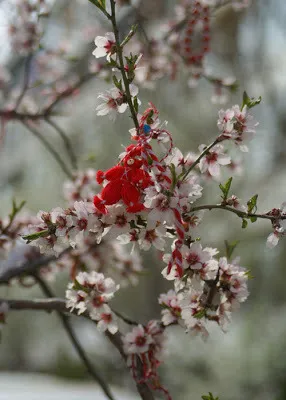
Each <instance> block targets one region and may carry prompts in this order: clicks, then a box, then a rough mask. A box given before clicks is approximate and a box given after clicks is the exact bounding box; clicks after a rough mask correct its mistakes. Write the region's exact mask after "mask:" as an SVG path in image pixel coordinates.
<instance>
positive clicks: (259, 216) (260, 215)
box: [190, 204, 286, 221]
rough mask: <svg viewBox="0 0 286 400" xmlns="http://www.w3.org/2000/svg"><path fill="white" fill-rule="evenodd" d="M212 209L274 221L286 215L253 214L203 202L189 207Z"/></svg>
mask: <svg viewBox="0 0 286 400" xmlns="http://www.w3.org/2000/svg"><path fill="white" fill-rule="evenodd" d="M213 209H220V210H225V211H230V212H232V213H234V214H236V215H238V216H239V217H240V218H252V217H256V218H261V219H268V220H270V221H275V220H277V219H286V216H280V217H277V216H274V215H268V214H255V213H248V212H245V211H241V210H238V209H236V208H234V207H230V206H227V205H223V204H205V205H202V206H196V207H192V208H191V209H190V212H194V211H200V210H213Z"/></svg>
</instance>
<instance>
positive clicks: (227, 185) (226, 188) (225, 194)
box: [219, 177, 232, 200]
mask: <svg viewBox="0 0 286 400" xmlns="http://www.w3.org/2000/svg"><path fill="white" fill-rule="evenodd" d="M231 183H232V177H230V178H229V179H228V180H227V181H226V182H225V184H224V185H223V184H221V183H220V185H219V188H220V190H221V191H222V194H223V200H226V199H227V198H228V193H229V190H230V187H231Z"/></svg>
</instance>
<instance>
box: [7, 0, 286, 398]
mask: <svg viewBox="0 0 286 400" xmlns="http://www.w3.org/2000/svg"><path fill="white" fill-rule="evenodd" d="M9 3H12V1H9V0H3V1H2V2H1V3H0V7H1V9H0V10H1V13H0V33H1V47H2V49H1V52H0V57H1V63H2V64H4V65H6V67H8V68H9V70H10V72H11V76H12V78H11V86H12V88H15V89H16V88H17V84H18V83H19V82H20V81H21V77H22V74H23V65H24V64H23V63H24V58H23V57H21V56H19V55H18V54H15V53H13V52H12V50H11V47H10V46H9V39H8V37H7V35H6V31H7V20H8V18H9V16H10V13H11V8H10V7H9ZM175 3H176V2H175V1H173V0H172V1H167V0H163V1H161V0H160V1H159V0H157V1H156V2H154V1H153V0H144V1H142V4H141V6H140V7H141V8H140V10H141V13H142V15H143V16H144V25H145V28H146V30H147V32H148V33H149V32H150V35H152V34H154V35H160V33H161V32H160V31H158V21H163V20H165V19H166V18H168V17H172V14H173V7H174V4H175ZM133 17H134V16H133V15H132V12H130V10H128V7H124V8H122V9H121V11H120V15H119V19H120V21H121V29H126V27H127V26H129V24H130V23H132V19H133ZM285 20H286V3H285V1H284V0H256V1H255V0H253V1H252V5H251V6H250V7H249V8H248V9H246V10H244V11H241V12H238V13H237V12H234V11H233V10H232V9H231V8H230V7H225V8H223V9H222V10H220V11H218V12H217V13H216V15H215V17H213V18H212V52H211V54H210V55H209V56H208V59H207V65H208V68H209V69H211V70H212V71H213V72H214V74H218V73H219V74H220V75H221V76H223V77H228V76H236V77H237V79H238V81H239V89H238V91H237V92H236V93H235V94H232V95H231V97H230V99H229V101H228V103H227V104H226V105H225V106H224V107H228V106H231V105H233V104H239V103H240V102H241V98H242V93H243V90H244V89H246V90H247V92H248V93H249V94H250V95H251V96H254V97H257V96H260V95H261V96H262V99H263V100H262V102H261V105H260V106H258V107H256V108H255V109H254V110H253V113H254V115H255V118H256V119H257V120H258V121H259V127H258V129H257V135H256V137H255V140H253V142H252V143H251V144H250V151H249V153H248V154H239V156H240V157H241V160H242V165H243V170H244V171H243V174H242V175H241V176H239V175H238V176H235V178H234V184H233V188H234V192H235V194H236V195H237V196H238V197H239V198H241V199H243V200H244V201H247V200H248V199H249V198H250V197H251V196H252V195H254V194H255V193H258V194H259V200H258V206H259V208H258V209H259V211H261V212H264V211H269V210H270V209H271V208H273V207H279V206H280V205H281V203H282V202H283V201H285V200H286V189H285V188H286V169H285V167H286V112H285V111H286V41H285V39H286V25H285ZM100 26H102V28H101V27H100ZM88 29H94V30H95V32H96V31H97V32H98V33H99V32H101V31H102V29H103V30H105V31H109V30H110V27H109V26H108V23H107V22H106V21H104V20H103V19H102V17H101V15H100V14H99V13H98V12H97V10H96V9H95V7H93V6H92V5H91V4H90V3H89V2H88V1H87V0H81V1H79V0H78V1H76V0H60V1H57V2H55V4H54V6H53V9H52V14H51V16H50V17H49V20H48V21H47V22H46V27H45V36H44V40H45V43H47V44H48V45H49V46H51V47H57V46H58V45H60V44H61V45H62V44H63V43H66V44H67V45H68V46H69V51H70V56H71V58H74V60H76V61H73V62H67V63H64V64H63V65H62V64H59V65H58V68H59V69H62V71H63V73H64V74H66V73H67V72H70V73H83V72H84V71H85V70H86V68H87V67H88V65H89V63H90V62H91V59H90V54H91V52H92V51H93V49H94V45H93V44H92V43H91V42H90V41H87V40H86V34H85V33H86V31H87V30H88ZM33 79H34V80H35V81H36V80H37V79H38V78H37V69H36V68H35V70H34V71H33ZM108 87H109V84H106V83H104V82H103V81H102V80H99V79H97V78H95V79H92V80H91V81H89V82H88V84H87V85H85V86H83V88H82V90H81V92H80V94H79V95H78V96H76V97H74V98H73V99H72V100H70V101H67V102H65V103H64V104H61V106H60V108H59V109H58V110H59V111H60V112H61V113H62V116H60V117H58V119H57V120H58V123H59V124H60V126H61V127H62V128H64V129H65V131H66V132H67V133H68V135H69V137H70V138H71V140H72V143H73V146H74V148H75V149H76V154H77V157H78V160H79V164H80V168H81V169H85V168H87V167H92V168H95V169H97V168H100V169H104V168H107V167H109V166H111V165H113V163H114V161H115V160H116V158H117V155H118V153H119V152H120V151H121V144H124V145H125V144H127V143H128V141H129V138H130V136H129V133H128V129H129V128H130V127H131V123H130V119H129V118H128V116H127V114H126V115H123V116H120V117H119V118H118V119H117V121H116V124H113V123H111V122H110V121H109V120H108V118H103V117H97V116H96V112H95V108H96V105H97V104H98V100H97V95H98V93H99V92H100V91H103V90H104V89H106V88H108ZM211 95H212V88H211V86H210V85H209V84H208V83H207V82H204V81H201V82H200V83H199V85H198V87H197V88H194V89H190V88H188V87H187V85H186V75H185V74H184V73H181V74H180V76H179V77H178V79H177V80H176V81H172V82H171V81H169V79H167V78H164V77H163V78H162V79H161V80H159V81H158V82H157V85H156V90H147V89H143V90H140V99H141V100H142V102H143V104H144V105H146V104H147V102H148V101H150V100H151V101H152V102H153V103H154V104H156V106H157V107H158V108H159V110H160V116H161V119H162V120H164V119H166V120H168V121H169V125H168V127H169V130H170V131H171V132H172V133H173V137H174V141H175V143H176V146H177V147H179V148H181V149H184V150H185V151H188V150H193V151H197V148H198V145H199V144H201V143H209V142H210V141H211V140H212V138H213V137H214V136H215V135H216V132H217V129H216V121H217V112H218V110H219V109H220V108H221V106H220V105H218V104H213V103H212V102H211V101H210V98H211ZM2 101H3V102H4V101H5V98H3V99H2ZM31 101H32V100H31ZM41 131H42V132H43V133H44V134H45V135H46V136H47V137H48V138H49V140H51V141H52V143H53V144H55V145H56V146H57V148H58V149H61V148H62V147H61V146H62V143H61V141H60V140H59V138H58V137H57V136H56V134H55V133H54V132H53V131H52V130H51V129H47V128H45V127H41ZM62 154H63V155H64V149H62ZM237 155H238V154H237V153H236V154H234V156H235V157H236V156H237ZM228 176H230V175H229V174H227V173H226V174H225V176H224V177H223V179H224V180H226V179H227V177H228ZM65 179H66V178H65V176H64V174H63V173H62V171H61V170H60V169H59V167H58V166H57V165H56V164H55V162H54V160H53V159H52V158H51V156H50V155H49V154H48V153H47V152H46V151H45V149H44V148H43V147H42V145H41V143H39V142H38V141H37V139H35V138H34V137H32V136H31V135H30V133H29V132H28V131H25V129H23V127H22V126H21V125H19V124H17V123H16V122H15V123H9V125H8V129H7V133H6V136H5V138H4V141H3V143H2V144H1V149H0V188H1V189H0V204H1V206H0V213H1V217H4V216H6V215H7V214H8V212H9V211H10V209H11V199H12V198H13V197H14V198H16V199H18V200H23V199H24V200H26V201H27V205H26V208H27V209H29V210H30V211H31V212H34V213H36V212H37V211H38V210H40V209H41V210H50V209H51V208H53V207H55V206H57V205H59V206H64V200H63V195H62V185H63V182H64V181H65ZM218 198H219V190H218V185H217V183H215V182H210V183H208V184H207V186H206V190H205V194H204V197H203V199H202V202H204V203H206V202H207V201H211V202H212V203H216V202H217V201H218ZM270 230H271V226H270V223H269V222H267V221H260V222H257V223H256V224H253V225H251V226H249V227H248V228H247V229H246V230H243V229H241V222H240V220H239V219H238V218H235V216H233V215H225V213H223V212H221V211H220V210H218V211H213V212H209V213H208V214H207V215H206V216H205V219H204V222H203V224H202V226H201V230H200V232H201V237H202V238H203V243H204V244H207V245H209V246H212V247H217V248H218V249H220V250H222V251H223V242H224V240H225V239H227V240H229V241H234V240H239V246H238V249H237V251H236V255H238V254H239V255H240V256H241V265H244V266H247V268H248V269H249V270H250V271H251V275H253V277H254V278H253V279H252V280H251V281H250V283H249V286H250V293H251V295H250V297H249V299H248V301H247V302H246V303H245V304H243V305H242V307H241V309H240V310H239V311H238V312H236V313H234V315H233V322H232V324H231V325H230V328H229V332H228V333H226V334H224V333H222V332H221V331H219V329H218V328H215V329H213V331H211V335H210V338H209V339H208V341H207V342H206V343H204V342H203V341H202V340H201V339H200V338H193V337H190V336H189V335H187V334H184V332H183V331H182V330H181V329H178V328H176V327H173V328H171V329H169V346H168V352H167V353H166V356H165V363H164V364H163V366H162V368H161V376H162V380H163V382H164V383H165V384H166V385H167V386H168V388H169V389H170V391H171V393H172V395H173V398H174V399H175V400H188V399H193V400H197V399H200V397H201V395H202V394H205V393H207V392H209V391H210V392H213V394H215V395H217V396H219V398H220V399H221V400H241V399H244V400H258V399H259V400H284V399H286V379H285V377H286V361H285V359H286V340H285V338H286V290H285V280H286V269H285V257H286V250H285V242H284V241H283V240H282V241H280V243H279V245H278V246H277V247H276V248H275V249H274V250H268V249H266V247H265V242H266V238H267V236H268V234H269V233H270ZM144 264H145V266H147V267H148V268H149V270H150V273H149V274H146V275H144V276H143V277H142V278H141V281H140V284H139V285H138V286H136V287H134V288H128V289H125V290H122V291H121V292H120V293H119V294H118V295H117V296H116V298H117V307H118V309H121V310H124V313H126V314H127V315H130V317H133V318H136V320H140V321H142V322H143V323H144V322H146V321H148V320H149V319H150V318H158V317H159V314H160V309H159V306H158V304H157V296H158V294H159V293H160V292H163V291H164V290H167V289H168V288H169V287H171V286H169V285H168V282H165V281H164V280H163V279H162V277H161V275H160V271H161V267H162V265H161V264H160V261H159V259H158V256H157V255H156V254H155V253H152V252H151V253H147V254H144ZM66 282H67V277H66V276H63V277H62V278H57V280H56V282H54V288H55V291H56V293H57V295H58V296H61V297H63V295H64V290H65V285H66ZM0 294H1V297H7V298H15V297H17V298H34V297H41V296H42V295H41V293H40V291H39V290H38V289H37V288H36V287H33V288H31V289H20V288H18V287H7V288H6V287H5V288H1V289H0ZM73 323H74V326H75V329H76V332H77V333H78V335H79V337H80V340H81V343H82V344H83V345H84V347H85V349H86V350H87V351H88V353H89V355H90V357H91V359H92V361H93V363H94V365H95V366H96V367H97V368H98V369H99V370H100V371H101V372H102V375H103V376H104V377H105V378H106V380H107V381H108V382H109V383H111V384H112V385H114V387H115V388H116V390H117V393H118V398H121V397H122V399H123V398H124V399H129V398H130V399H137V398H138V395H136V394H132V391H133V390H134V387H133V384H132V379H131V378H130V376H129V373H128V371H126V370H125V369H124V366H123V364H122V362H121V360H120V358H119V356H118V355H117V353H116V352H115V351H114V350H113V348H111V347H110V345H109V343H107V342H106V340H105V338H104V337H103V336H101V335H100V334H99V333H98V332H97V331H96V330H95V329H94V325H92V324H90V323H88V321H84V320H81V319H76V318H75V320H74V321H73ZM0 369H1V373H0V382H1V389H0V399H1V400H6V399H7V400H8V399H9V400H10V399H12V400H14V399H18V398H20V396H21V399H26V397H25V396H27V398H29V399H32V400H33V399H36V398H37V399H38V398H39V395H41V397H42V398H43V399H45V398H47V399H66V398H69V399H73V398H74V399H78V398H82V397H83V396H85V398H87V399H89V398H93V399H101V398H102V396H101V394H100V391H99V389H97V387H96V385H95V384H94V383H92V382H91V381H90V380H89V378H88V376H87V374H86V372H85V369H84V367H83V365H82V364H81V363H80V361H79V360H78V358H77V355H76V354H75V352H74V351H73V349H72V347H71V344H70V343H69V341H68V339H67V337H66V333H65V332H64V331H63V330H62V326H61V324H60V321H59V320H58V319H57V316H56V315H48V314H47V315H46V314H41V313H33V312H21V313H11V315H9V318H8V324H7V326H5V329H4V331H3V336H2V341H1V345H0ZM35 374H37V375H35ZM38 374H40V375H38ZM2 388H3V390H2ZM120 390H121V391H120ZM122 390H124V391H122ZM45 396H46V397H45ZM73 396H74V397H73ZM89 396H90V397H89ZM91 396H92V397H91ZM120 396H121V397H120Z"/></svg>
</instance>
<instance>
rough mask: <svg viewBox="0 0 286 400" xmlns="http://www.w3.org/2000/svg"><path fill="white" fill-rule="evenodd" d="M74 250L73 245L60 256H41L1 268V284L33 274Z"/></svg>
mask: <svg viewBox="0 0 286 400" xmlns="http://www.w3.org/2000/svg"><path fill="white" fill-rule="evenodd" d="M71 250H72V248H71V247H69V248H67V249H65V250H63V251H62V252H61V253H60V254H59V256H58V257H56V256H55V255H51V256H40V257H39V258H37V259H36V260H34V261H27V262H25V263H24V264H22V265H16V266H14V267H9V268H5V269H4V271H3V268H1V272H0V285H8V284H9V282H10V280H11V279H13V278H18V277H21V276H23V275H32V274H34V273H35V272H37V271H38V270H39V269H40V268H44V267H46V266H48V264H49V263H50V262H52V261H56V260H59V259H60V258H61V257H62V256H63V255H64V254H66V253H68V252H70V251H71Z"/></svg>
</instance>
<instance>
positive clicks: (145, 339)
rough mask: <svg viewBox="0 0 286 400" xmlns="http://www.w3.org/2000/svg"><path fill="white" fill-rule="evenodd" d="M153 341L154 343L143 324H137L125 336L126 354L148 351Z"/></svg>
mask: <svg viewBox="0 0 286 400" xmlns="http://www.w3.org/2000/svg"><path fill="white" fill-rule="evenodd" d="M152 343H154V341H153V338H152V336H151V335H150V334H148V333H147V332H146V330H145V329H144V327H143V326H142V325H138V326H135V327H134V328H133V329H132V331H131V332H129V333H127V334H126V335H125V336H124V337H123V345H124V351H125V353H126V354H143V353H146V352H147V351H148V350H149V347H150V345H151V344H152Z"/></svg>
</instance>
